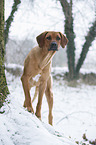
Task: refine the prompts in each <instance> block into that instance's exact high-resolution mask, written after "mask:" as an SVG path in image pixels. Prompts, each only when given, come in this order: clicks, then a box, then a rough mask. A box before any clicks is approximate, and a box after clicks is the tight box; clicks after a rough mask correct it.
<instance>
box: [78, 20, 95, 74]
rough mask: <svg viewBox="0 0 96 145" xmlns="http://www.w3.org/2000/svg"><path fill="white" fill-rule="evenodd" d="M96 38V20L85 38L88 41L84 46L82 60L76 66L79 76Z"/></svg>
mask: <svg viewBox="0 0 96 145" xmlns="http://www.w3.org/2000/svg"><path fill="white" fill-rule="evenodd" d="M95 37H96V20H95V21H94V22H93V25H92V26H91V27H90V29H89V32H88V34H87V36H86V37H85V39H86V41H85V43H84V45H83V48H82V52H81V55H80V58H79V60H78V63H77V66H76V73H77V74H78V73H79V71H80V68H81V66H82V64H83V62H84V60H85V58H86V55H87V53H88V51H89V47H90V46H91V43H92V42H93V40H94V39H95Z"/></svg>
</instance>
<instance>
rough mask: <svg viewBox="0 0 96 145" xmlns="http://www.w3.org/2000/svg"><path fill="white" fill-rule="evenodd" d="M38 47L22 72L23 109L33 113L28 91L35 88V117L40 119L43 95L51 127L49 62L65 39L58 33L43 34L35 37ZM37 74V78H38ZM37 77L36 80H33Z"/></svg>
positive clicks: (51, 99)
mask: <svg viewBox="0 0 96 145" xmlns="http://www.w3.org/2000/svg"><path fill="white" fill-rule="evenodd" d="M37 42H38V44H39V46H37V47H35V48H33V49H32V50H31V51H30V52H29V54H28V56H27V57H26V59H25V62H24V71H23V75H22V77H21V81H22V85H23V89H24V93H25V101H24V107H27V109H28V111H30V112H32V113H34V110H33V107H32V103H31V97H30V89H31V87H33V86H36V90H35V95H34V98H35V97H36V95H37V93H38V103H37V107H36V116H37V117H38V118H40V119H41V104H42V98H43V94H44V93H45V95H46V97H47V101H48V106H49V124H51V125H52V118H53V116H52V108H53V93H52V78H51V74H50V73H51V62H52V57H53V55H54V54H55V52H56V51H57V50H59V47H60V45H61V46H62V47H63V48H64V47H65V45H66V44H67V42H68V40H67V38H66V37H65V36H64V35H63V34H62V33H60V32H54V31H49V32H47V31H46V32H44V33H42V34H40V35H39V36H37ZM38 74H39V76H38ZM36 77H38V80H35V79H36Z"/></svg>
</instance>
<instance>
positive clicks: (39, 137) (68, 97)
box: [0, 0, 96, 145]
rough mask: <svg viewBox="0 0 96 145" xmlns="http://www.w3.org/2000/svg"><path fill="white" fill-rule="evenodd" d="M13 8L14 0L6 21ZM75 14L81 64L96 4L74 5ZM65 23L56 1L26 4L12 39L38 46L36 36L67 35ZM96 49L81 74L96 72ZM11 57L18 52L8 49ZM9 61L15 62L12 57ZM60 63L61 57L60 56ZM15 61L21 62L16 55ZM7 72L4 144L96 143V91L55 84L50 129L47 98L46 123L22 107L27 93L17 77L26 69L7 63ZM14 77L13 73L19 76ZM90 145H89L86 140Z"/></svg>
mask: <svg viewBox="0 0 96 145" xmlns="http://www.w3.org/2000/svg"><path fill="white" fill-rule="evenodd" d="M12 4H13V0H10V3H9V1H8V0H6V1H5V19H7V18H8V16H9V14H10V12H11V6H12ZM32 6H33V7H32ZM73 15H74V18H75V19H74V31H75V34H76V39H75V44H76V47H77V49H76V61H77V60H78V58H79V55H80V52H81V48H82V45H83V44H84V41H85V39H84V37H85V35H86V34H87V32H88V29H89V27H90V26H91V25H92V22H93V20H94V18H95V1H90V0H88V1H87V2H86V1H76V0H74V5H73ZM83 16H84V17H83ZM89 17H90V19H89ZM64 19H65V18H64V15H63V12H62V9H61V5H60V3H59V1H57V3H56V1H55V0H54V1H52V0H48V1H45V0H42V1H39V0H35V1H34V2H33V3H32V1H29V0H24V1H22V3H21V4H20V6H19V9H18V11H17V12H16V13H15V17H14V22H13V23H12V27H11V29H10V35H9V37H10V38H11V39H12V40H14V39H17V40H23V41H24V40H26V39H32V41H34V42H35V44H36V40H35V38H36V36H37V35H38V34H40V33H41V32H43V31H45V30H54V31H61V32H62V33H63V32H64V30H63V29H64V28H63V26H64ZM12 46H13V45H12ZM17 46H19V45H17ZM17 46H16V47H17ZM95 47H96V39H95V40H94V41H93V43H92V46H91V47H90V48H89V53H88V55H87V58H86V60H85V62H84V65H83V69H81V72H82V73H90V72H93V73H96V59H95V58H96V53H95V52H96V48H95ZM12 49H13V48H12ZM14 49H15V48H14ZM14 49H13V50H14ZM17 49H18V52H19V49H20V48H19V47H17V48H16V50H17ZM24 51H25V50H24ZM9 52H11V53H10V54H15V53H16V52H15V53H12V52H13V51H11V50H10V47H9ZM19 53H20V52H19ZM62 54H63V53H62ZM8 56H9V57H12V56H11V55H9V54H8ZM59 58H61V55H60V56H59V57H58V59H59ZM15 59H18V58H17V57H16V56H15ZM63 59H64V58H63ZM58 61H59V60H58ZM59 62H60V64H61V62H62V60H61V59H60V61H59ZM6 63H7V62H6ZM66 64H67V62H66ZM65 66H66V65H65ZM7 67H8V68H9V69H10V68H13V69H12V71H11V74H10V73H9V72H7V71H6V76H7V81H8V87H9V90H10V95H8V98H7V102H6V103H4V106H3V107H2V108H1V109H0V111H5V112H4V113H3V114H0V145H24V144H25V145H39V144H41V145H45V144H46V145H51V144H54V145H73V144H75V141H79V143H80V144H81V143H82V142H83V143H84V142H85V141H84V140H83V139H82V136H83V134H84V133H85V134H86V136H87V138H88V139H89V140H95V139H96V86H94V85H91V86H89V85H87V84H86V85H85V84H83V83H79V82H78V84H75V82H72V83H70V82H67V81H66V80H63V78H62V77H59V76H58V77H57V79H54V80H53V94H54V107H53V126H50V125H49V124H48V119H47V118H48V105H47V101H46V97H45V96H44V97H43V104H42V121H40V120H39V119H38V118H37V117H36V116H35V115H33V114H31V113H29V112H28V111H27V110H26V109H25V108H23V102H24V92H23V88H22V84H21V81H20V76H18V71H17V72H16V70H17V68H18V70H19V69H20V68H21V70H22V69H23V67H21V66H20V65H17V64H7ZM66 71H68V68H66V67H64V68H59V67H58V68H52V72H53V73H52V75H56V74H58V73H59V74H60V75H61V76H63V75H62V73H64V72H66ZM21 72H22V71H21ZM21 72H19V73H21ZM12 73H13V74H14V73H15V75H16V76H14V75H12ZM33 94H34V89H32V90H31V96H33ZM36 104H37V98H36V100H35V101H34V103H33V107H34V110H35V108H36ZM86 144H89V145H90V143H89V142H88V141H87V142H86Z"/></svg>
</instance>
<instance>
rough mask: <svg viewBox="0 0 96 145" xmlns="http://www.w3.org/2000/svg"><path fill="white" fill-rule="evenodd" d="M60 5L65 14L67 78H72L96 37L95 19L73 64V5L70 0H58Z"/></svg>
mask: <svg viewBox="0 0 96 145" xmlns="http://www.w3.org/2000/svg"><path fill="white" fill-rule="evenodd" d="M59 1H60V3H61V6H62V10H63V12H64V15H65V33H66V36H67V38H68V40H69V42H68V45H67V58H68V69H69V78H70V79H74V78H76V77H77V76H78V75H79V71H80V68H81V67H82V64H83V63H84V60H85V58H86V55H87V53H88V50H89V47H90V46H91V44H92V41H93V40H94V39H95V37H96V20H95V21H94V22H93V24H92V26H91V27H90V29H89V32H88V33H87V36H85V40H86V41H85V43H84V45H83V47H82V52H81V55H80V58H79V60H78V63H77V65H76V64H75V50H76V46H75V41H74V40H75V33H74V28H73V20H74V18H73V14H72V7H73V1H72V0H70V2H69V3H68V1H67V0H59Z"/></svg>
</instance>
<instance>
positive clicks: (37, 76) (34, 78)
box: [32, 74, 41, 82]
mask: <svg viewBox="0 0 96 145" xmlns="http://www.w3.org/2000/svg"><path fill="white" fill-rule="evenodd" d="M40 77H41V74H38V75H36V76H35V77H33V78H32V79H33V80H34V81H36V82H38V81H39V79H40Z"/></svg>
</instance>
